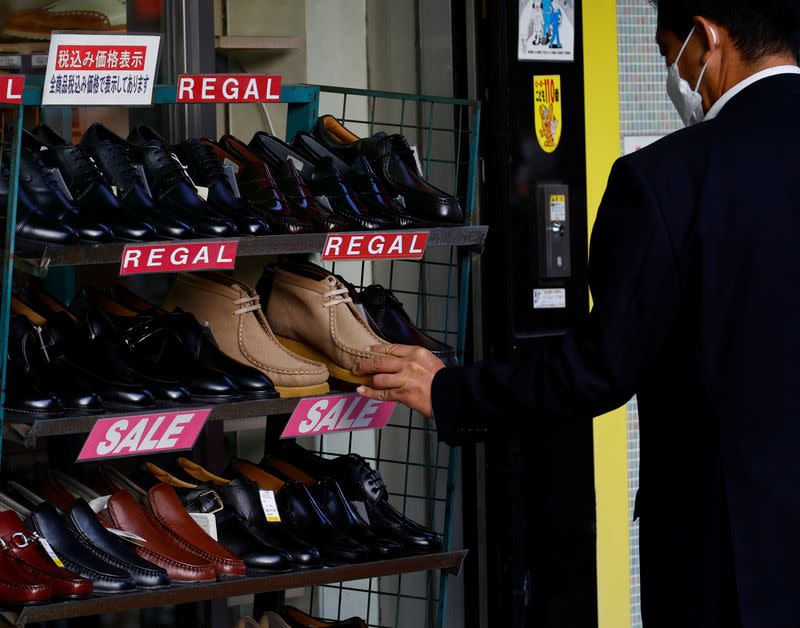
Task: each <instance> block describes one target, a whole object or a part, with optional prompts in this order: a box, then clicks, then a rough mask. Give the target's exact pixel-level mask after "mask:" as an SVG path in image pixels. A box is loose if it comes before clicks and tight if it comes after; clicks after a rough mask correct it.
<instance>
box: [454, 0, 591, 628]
mask: <svg viewBox="0 0 800 628" xmlns="http://www.w3.org/2000/svg"><path fill="white" fill-rule="evenodd" d="M475 23H476V32H477V37H476V41H477V50H476V58H477V64H478V69H477V76H478V86H479V89H478V93H479V95H480V96H481V97H482V98H483V101H484V109H483V111H484V115H483V122H482V136H481V146H482V186H481V188H482V196H481V217H482V221H483V222H484V223H486V224H488V225H489V227H490V229H489V234H490V236H489V241H488V245H487V249H486V252H485V254H484V258H483V266H482V268H481V277H482V279H481V285H480V290H479V295H480V297H479V302H478V303H476V304H475V310H476V313H475V318H476V321H477V322H479V328H480V329H481V332H482V333H481V337H479V338H478V339H477V340H476V354H477V355H478V356H479V357H482V358H494V359H500V360H507V361H524V360H525V359H526V356H529V355H530V354H531V353H532V352H535V351H538V350H540V348H541V347H542V346H543V345H545V344H548V343H551V344H558V343H560V342H561V341H562V339H563V337H564V334H565V333H566V331H567V330H569V329H570V328H572V327H574V326H576V325H579V324H580V323H581V322H582V321H584V320H585V319H586V317H587V315H588V312H589V289H588V280H587V257H588V242H587V238H588V235H587V232H588V226H587V207H586V204H587V201H586V146H585V135H586V134H585V122H584V111H585V107H587V106H589V103H586V102H585V99H584V75H583V46H582V41H581V38H582V24H581V1H580V0H508V1H506V2H489V1H487V0H478V1H477V3H476V20H475ZM591 419H592V418H591V417H578V416H576V417H574V419H573V420H571V421H569V422H564V421H559V420H554V419H552V418H551V417H548V416H530V417H526V421H529V422H530V424H531V425H532V427H531V429H530V430H527V431H526V433H524V434H507V435H504V436H503V437H501V438H497V439H495V440H493V441H491V442H489V443H487V444H486V445H479V446H478V448H477V449H476V450H474V451H473V450H466V451H465V463H466V467H465V473H467V475H468V477H467V478H466V479H467V482H466V483H465V486H467V485H468V483H469V481H470V479H472V480H473V482H472V486H474V487H475V488H474V490H468V489H465V491H466V493H465V519H466V520H467V524H466V525H465V529H466V530H470V529H472V530H474V531H475V532H473V534H474V537H473V538H471V539H469V541H470V544H471V545H473V546H474V547H476V552H475V554H476V555H475V556H473V558H472V560H473V561H474V562H473V566H474V569H472V570H471V573H472V574H473V577H472V578H470V580H469V582H468V587H469V588H468V592H467V596H466V597H467V600H469V602H468V604H471V605H472V608H468V609H467V617H469V618H470V621H471V622H473V623H472V624H471V625H474V626H480V627H481V628H483V627H484V626H513V627H514V628H556V627H558V628H563V627H564V626H576V627H580V628H591V626H596V625H597V577H596V539H595V537H596V527H595V500H594V466H593V442H592V420H591ZM470 474H472V478H470V477H469V475H470ZM472 521H476V522H477V525H474V526H471V525H470V523H471V522H472Z"/></svg>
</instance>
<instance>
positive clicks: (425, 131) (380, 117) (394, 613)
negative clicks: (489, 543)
mask: <svg viewBox="0 0 800 628" xmlns="http://www.w3.org/2000/svg"><path fill="white" fill-rule="evenodd" d="M320 113H321V114H324V113H329V114H331V115H334V116H335V117H336V118H337V119H339V121H340V122H341V123H342V124H344V125H345V126H346V127H347V128H348V129H350V130H351V131H352V132H353V133H355V134H356V135H359V136H361V137H364V136H367V135H373V134H375V133H380V132H384V133H387V134H392V133H399V134H401V135H403V136H405V137H406V139H407V141H408V143H409V145H410V146H411V147H412V149H413V151H414V153H415V156H416V158H417V160H418V163H419V167H420V172H421V173H422V174H423V176H424V177H425V178H426V180H428V181H429V182H430V183H432V184H433V185H435V186H437V187H439V188H440V189H442V190H444V191H446V192H447V193H449V194H453V195H456V196H458V198H459V199H460V201H461V205H462V208H463V209H464V212H465V216H466V221H467V222H469V221H470V218H471V215H472V210H473V205H474V185H475V176H476V172H475V171H476V161H477V132H478V120H479V115H480V110H479V105H478V103H477V102H475V101H467V100H457V99H448V98H429V97H424V96H422V97H421V96H412V95H402V94H386V93H378V92H369V91H365V90H348V89H341V88H330V87H322V94H321V99H320ZM324 265H325V266H326V267H327V268H328V269H329V270H330V271H331V272H333V273H336V274H340V275H342V276H343V277H344V278H345V279H346V280H347V281H349V282H350V283H352V284H353V285H355V286H356V287H357V288H359V289H361V288H364V287H366V286H368V285H370V284H376V283H377V284H380V285H383V286H384V287H386V288H388V289H389V290H391V291H392V292H393V293H394V295H395V296H396V297H397V298H398V299H399V300H400V302H401V303H402V304H403V307H404V309H405V311H406V312H407V313H408V314H409V316H410V317H411V320H413V321H414V323H415V325H416V326H417V328H418V329H420V330H421V331H423V332H424V333H426V334H428V335H430V336H432V337H434V338H436V339H437V340H440V341H442V342H445V343H447V344H449V345H450V346H452V347H454V348H455V349H456V351H457V355H458V359H459V361H461V359H462V356H463V351H464V339H465V331H466V330H465V327H466V307H465V298H466V288H467V286H468V283H467V279H468V274H469V270H470V264H469V256H468V255H463V254H461V253H460V252H459V251H458V250H457V249H456V248H441V249H429V250H428V251H427V252H426V253H425V256H424V257H423V259H422V260H414V261H412V260H402V261H372V262H338V263H336V262H334V263H327V264H324ZM460 296H463V297H464V298H460ZM300 442H301V444H303V445H304V446H306V447H308V448H310V449H314V450H316V451H318V452H320V453H321V454H322V455H323V456H326V457H333V456H337V455H341V454H346V453H350V452H355V453H358V454H360V455H362V456H363V457H364V458H365V459H366V460H367V461H368V462H369V463H370V464H371V465H372V466H373V467H374V468H376V469H378V470H379V471H380V473H381V475H382V476H383V477H384V479H385V481H386V485H387V488H388V491H389V499H390V501H391V503H392V504H393V505H394V506H395V507H396V508H397V509H398V510H400V511H401V512H402V513H403V514H404V515H406V516H407V517H409V518H410V519H412V520H414V521H416V522H418V523H422V524H423V525H425V526H427V527H429V528H432V529H435V530H436V531H438V532H440V533H442V534H443V538H444V545H445V549H450V545H451V539H452V536H453V534H452V519H453V517H452V514H453V502H454V497H455V490H456V486H455V473H456V462H457V457H456V456H457V454H456V450H452V449H450V448H449V447H447V446H446V445H444V444H440V443H438V442H437V439H436V430H435V426H434V425H433V424H432V423H430V422H429V421H427V420H426V419H425V418H424V417H422V416H421V415H419V414H418V413H415V412H412V411H411V410H409V409H407V408H404V407H398V408H397V409H396V410H395V412H394V414H393V415H392V418H391V420H390V422H389V424H388V425H387V427H385V428H384V429H383V430H380V431H378V432H364V433H350V434H348V435H336V434H332V435H326V436H321V437H316V438H314V439H303V440H301V441H300ZM447 588H448V586H447V576H446V574H439V573H437V572H427V573H425V574H406V575H396V576H390V577H382V578H371V579H368V580H361V581H355V582H345V583H338V584H333V585H323V586H319V587H315V588H314V589H312V590H310V591H309V592H307V594H306V596H305V599H304V600H303V603H304V605H305V606H306V610H308V611H309V612H311V613H316V614H318V615H320V616H322V617H325V618H326V619H328V620H342V619H346V618H348V617H351V616H355V615H357V616H361V617H363V618H364V619H365V620H366V622H367V624H368V625H369V626H370V627H372V628H401V627H403V626H415V627H422V626H425V627H433V626H443V625H444V622H445V620H446V607H447V603H446V600H447Z"/></svg>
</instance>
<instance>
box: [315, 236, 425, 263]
mask: <svg viewBox="0 0 800 628" xmlns="http://www.w3.org/2000/svg"><path fill="white" fill-rule="evenodd" d="M427 244H428V232H427V231H416V232H415V231H412V232H408V231H400V232H397V233H390V232H386V231H384V232H381V233H330V234H328V237H327V238H326V239H325V248H324V249H323V250H322V259H323V260H326V261H329V260H330V261H333V260H348V259H422V256H423V255H425V246H426V245H427Z"/></svg>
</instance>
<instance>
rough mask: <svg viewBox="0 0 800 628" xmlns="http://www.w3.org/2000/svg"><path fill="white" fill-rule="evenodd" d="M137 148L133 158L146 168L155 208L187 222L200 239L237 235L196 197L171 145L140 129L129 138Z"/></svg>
mask: <svg viewBox="0 0 800 628" xmlns="http://www.w3.org/2000/svg"><path fill="white" fill-rule="evenodd" d="M128 141H129V142H130V143H131V144H133V145H134V146H135V147H136V151H135V153H134V155H133V158H134V159H135V160H136V162H137V163H140V164H142V166H143V167H144V171H145V175H146V176H147V183H148V186H149V188H150V191H151V192H152V194H153V198H154V199H155V200H156V204H157V205H158V206H159V207H163V208H165V209H166V210H167V211H168V212H169V214H170V215H172V216H175V217H177V218H179V219H180V220H181V221H182V222H185V223H186V224H188V225H191V227H192V228H193V229H194V230H195V231H196V232H197V233H198V234H200V235H207V236H216V237H221V238H227V237H232V236H236V235H237V230H236V226H235V225H234V224H233V223H232V222H231V221H230V220H229V219H228V218H227V217H226V216H223V215H222V214H220V213H219V212H217V211H215V210H214V209H213V208H212V207H211V206H210V205H209V204H208V203H206V202H205V201H204V200H203V199H202V198H201V197H200V196H199V195H198V193H197V190H196V188H195V187H194V185H193V184H192V181H191V179H189V176H188V175H187V174H186V172H185V171H184V169H183V166H182V164H181V163H180V162H179V161H178V159H177V158H176V157H175V156H174V155H173V154H172V151H171V149H170V146H169V143H168V142H167V141H166V140H165V139H164V138H163V137H161V136H160V135H159V134H158V133H156V131H155V130H153V129H152V128H150V127H149V126H146V125H140V126H138V127H136V129H134V130H133V131H132V132H131V134H130V135H129V136H128Z"/></svg>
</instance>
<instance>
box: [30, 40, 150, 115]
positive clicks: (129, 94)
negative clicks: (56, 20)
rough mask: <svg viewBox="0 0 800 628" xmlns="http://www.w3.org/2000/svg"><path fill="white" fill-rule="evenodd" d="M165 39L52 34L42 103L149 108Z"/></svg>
mask: <svg viewBox="0 0 800 628" xmlns="http://www.w3.org/2000/svg"><path fill="white" fill-rule="evenodd" d="M160 44H161V36H160V35H114V34H110V35H109V34H89V33H53V35H52V37H51V38H50V52H49V53H48V56H47V70H46V72H45V77H44V88H43V90H42V104H43V105H149V104H151V103H152V102H153V87H154V86H155V82H156V68H157V65H158V49H159V46H160Z"/></svg>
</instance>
